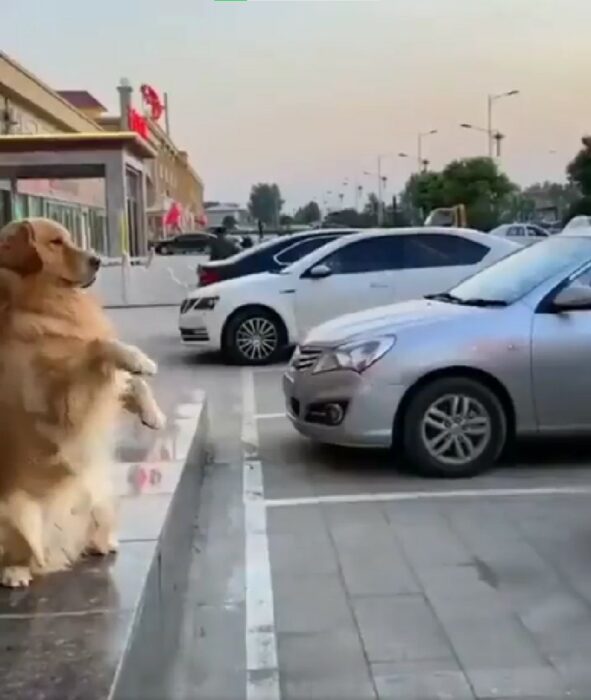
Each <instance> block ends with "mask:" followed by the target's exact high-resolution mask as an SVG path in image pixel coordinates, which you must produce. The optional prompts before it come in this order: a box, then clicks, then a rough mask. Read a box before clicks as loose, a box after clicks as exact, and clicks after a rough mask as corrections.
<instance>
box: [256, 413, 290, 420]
mask: <svg viewBox="0 0 591 700" xmlns="http://www.w3.org/2000/svg"><path fill="white" fill-rule="evenodd" d="M255 418H256V419H257V420H276V419H277V418H285V411H281V413H257V414H256V416H255Z"/></svg>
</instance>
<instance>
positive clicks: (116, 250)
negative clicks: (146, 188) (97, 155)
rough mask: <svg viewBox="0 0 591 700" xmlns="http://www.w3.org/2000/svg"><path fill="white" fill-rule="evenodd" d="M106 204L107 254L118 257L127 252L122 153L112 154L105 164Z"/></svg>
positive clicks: (125, 184) (125, 191) (125, 186)
mask: <svg viewBox="0 0 591 700" xmlns="http://www.w3.org/2000/svg"><path fill="white" fill-rule="evenodd" d="M105 195H106V204H107V254H108V255H109V257H113V258H116V257H120V256H121V255H122V254H123V253H126V252H129V233H128V227H127V182H126V178H125V163H124V159H123V155H122V154H114V155H112V156H111V157H110V158H109V160H108V161H107V163H106V166H105Z"/></svg>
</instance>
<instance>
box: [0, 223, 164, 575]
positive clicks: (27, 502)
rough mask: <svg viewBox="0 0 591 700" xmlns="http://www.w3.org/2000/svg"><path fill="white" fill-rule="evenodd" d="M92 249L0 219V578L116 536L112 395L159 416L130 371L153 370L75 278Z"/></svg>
mask: <svg viewBox="0 0 591 700" xmlns="http://www.w3.org/2000/svg"><path fill="white" fill-rule="evenodd" d="M99 264H100V263H99V260H98V258H96V257H95V256H94V255H92V254H91V253H89V252H87V251H84V250H82V249H80V248H78V247H77V246H75V245H74V244H73V242H72V240H71V237H70V235H69V234H68V232H67V231H66V230H65V229H64V228H63V227H61V226H59V225H58V224H56V223H55V222H52V221H49V220H46V219H28V220H23V221H17V222H13V223H11V224H9V225H8V226H6V227H5V228H4V229H3V230H2V231H0V567H1V568H0V583H1V584H3V585H7V586H26V585H28V583H29V582H30V580H31V577H32V575H37V574H43V573H47V572H49V571H56V570H60V569H63V568H65V567H67V566H68V565H69V564H71V563H72V562H74V561H75V560H76V559H77V558H78V557H79V556H80V555H81V554H82V553H83V552H84V551H85V550H91V551H94V552H96V553H101V554H106V553H107V552H109V551H113V550H114V549H115V548H116V539H115V535H114V520H115V517H114V498H113V495H112V493H111V488H110V481H109V466H110V447H109V438H110V435H112V433H113V428H114V423H115V421H116V419H117V416H118V413H119V411H120V410H121V407H122V406H123V407H125V408H126V409H127V410H129V411H131V412H133V413H136V414H137V415H139V416H140V418H141V420H142V421H143V422H144V423H145V424H146V425H148V426H149V427H152V428H158V427H161V425H162V423H163V417H162V414H161V412H160V410H159V409H158V406H157V404H156V402H155V400H154V398H153V396H152V393H151V391H150V389H149V387H148V385H147V384H146V383H145V382H144V380H143V379H141V378H140V376H139V375H151V374H154V373H155V372H156V366H155V364H154V363H153V362H152V361H151V360H150V359H149V358H148V357H146V356H145V355H144V354H143V353H142V352H141V351H140V350H138V349H137V348H134V347H132V346H128V345H124V344H122V343H120V342H118V341H117V339H116V336H115V333H114V330H113V328H112V327H111V325H110V323H109V322H108V320H107V318H106V315H105V314H104V312H103V310H102V308H101V306H100V305H99V304H98V303H97V302H96V301H95V300H94V299H93V297H92V296H91V295H90V294H88V293H87V292H85V291H84V289H82V287H85V286H88V285H89V284H91V283H92V282H93V280H94V277H95V275H96V273H97V270H98V267H99Z"/></svg>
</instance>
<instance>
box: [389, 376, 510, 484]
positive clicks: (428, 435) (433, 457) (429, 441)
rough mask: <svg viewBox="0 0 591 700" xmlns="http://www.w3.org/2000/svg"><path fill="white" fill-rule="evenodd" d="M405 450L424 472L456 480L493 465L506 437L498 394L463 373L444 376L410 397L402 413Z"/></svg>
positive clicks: (417, 467) (504, 420)
mask: <svg viewBox="0 0 591 700" xmlns="http://www.w3.org/2000/svg"><path fill="white" fill-rule="evenodd" d="M403 439H404V449H405V452H406V456H407V457H408V459H409V460H410V462H411V464H412V465H413V466H414V467H415V468H416V469H417V470H418V471H420V472H421V473H423V474H425V475H428V476H437V477H448V478H459V477H470V476H475V475H476V474H479V473H481V472H483V471H485V470H487V469H489V468H490V467H492V466H493V464H494V463H495V461H496V460H497V459H498V457H499V455H500V454H501V452H502V450H503V447H504V446H505V443H506V441H507V417H506V415H505V411H504V409H503V406H502V404H501V402H500V401H499V399H498V397H497V396H496V394H495V393H494V392H493V391H491V389H489V388H488V387H487V386H485V385H484V384H483V383H482V382H479V381H477V380H474V379H470V378H467V377H442V378H440V379H435V380H434V381H433V382H431V383H430V384H427V385H426V386H424V387H422V388H421V389H419V391H417V393H416V394H415V395H414V396H413V398H412V399H411V401H410V404H409V406H408V409H407V411H406V415H405V416H404V435H403Z"/></svg>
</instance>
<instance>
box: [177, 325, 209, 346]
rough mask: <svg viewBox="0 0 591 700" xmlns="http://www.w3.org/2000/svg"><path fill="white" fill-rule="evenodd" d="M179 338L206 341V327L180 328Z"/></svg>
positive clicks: (207, 338)
mask: <svg viewBox="0 0 591 700" xmlns="http://www.w3.org/2000/svg"><path fill="white" fill-rule="evenodd" d="M181 338H182V339H183V340H192V341H194V342H201V343H206V342H207V341H208V340H209V333H208V332H207V328H181Z"/></svg>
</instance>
